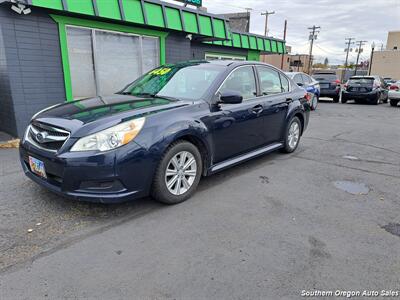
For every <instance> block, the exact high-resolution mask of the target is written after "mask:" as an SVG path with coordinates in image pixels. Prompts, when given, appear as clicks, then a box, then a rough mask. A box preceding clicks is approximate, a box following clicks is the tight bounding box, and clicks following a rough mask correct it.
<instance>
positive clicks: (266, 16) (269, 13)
mask: <svg viewBox="0 0 400 300" xmlns="http://www.w3.org/2000/svg"><path fill="white" fill-rule="evenodd" d="M273 14H275V12H274V11H271V12H268V10H266V11H265V13H261V15H262V16H265V29H264V35H265V36H267V32H268V30H267V29H268V16H269V15H273Z"/></svg>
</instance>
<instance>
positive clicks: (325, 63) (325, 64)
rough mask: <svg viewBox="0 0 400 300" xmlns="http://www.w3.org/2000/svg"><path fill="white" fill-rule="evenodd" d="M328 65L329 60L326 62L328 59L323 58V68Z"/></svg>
mask: <svg viewBox="0 0 400 300" xmlns="http://www.w3.org/2000/svg"><path fill="white" fill-rule="evenodd" d="M328 64H329V60H328V58H327V57H325V60H324V66H325V67H327V66H328Z"/></svg>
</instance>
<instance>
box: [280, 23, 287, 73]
mask: <svg viewBox="0 0 400 300" xmlns="http://www.w3.org/2000/svg"><path fill="white" fill-rule="evenodd" d="M286 29H287V20H285V25H284V27H283V40H284V41H286ZM285 53H286V43H285V49H283V54H282V60H281V70H283V61H284V60H285Z"/></svg>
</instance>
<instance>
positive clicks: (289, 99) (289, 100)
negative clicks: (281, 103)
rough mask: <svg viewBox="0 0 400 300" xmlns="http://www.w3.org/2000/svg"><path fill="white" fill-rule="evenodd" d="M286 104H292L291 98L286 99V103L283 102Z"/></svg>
mask: <svg viewBox="0 0 400 300" xmlns="http://www.w3.org/2000/svg"><path fill="white" fill-rule="evenodd" d="M285 102H286V103H287V104H289V103H292V102H293V99H292V98H286V101H285Z"/></svg>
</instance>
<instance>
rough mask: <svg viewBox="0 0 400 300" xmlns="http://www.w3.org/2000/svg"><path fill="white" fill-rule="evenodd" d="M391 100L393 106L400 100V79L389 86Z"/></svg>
mask: <svg viewBox="0 0 400 300" xmlns="http://www.w3.org/2000/svg"><path fill="white" fill-rule="evenodd" d="M389 100H390V105H391V106H397V103H399V102H400V80H399V81H396V82H395V83H392V84H391V86H390V88H389Z"/></svg>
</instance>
